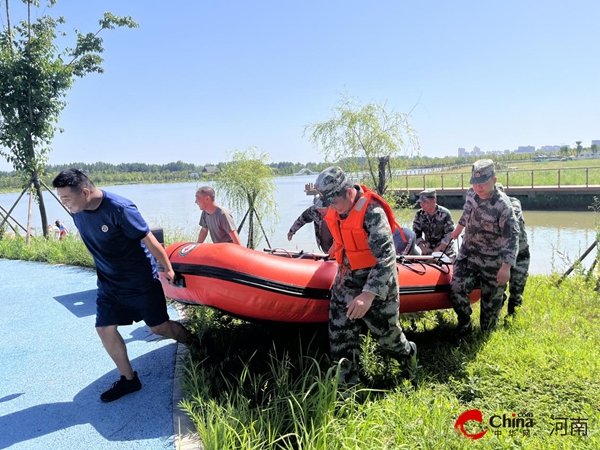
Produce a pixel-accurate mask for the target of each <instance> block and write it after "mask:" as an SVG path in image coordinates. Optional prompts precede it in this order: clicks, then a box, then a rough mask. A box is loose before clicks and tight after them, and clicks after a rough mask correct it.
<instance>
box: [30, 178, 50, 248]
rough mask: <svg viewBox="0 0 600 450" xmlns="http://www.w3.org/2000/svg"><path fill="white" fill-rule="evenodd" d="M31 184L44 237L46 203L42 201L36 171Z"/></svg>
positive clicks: (46, 220)
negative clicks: (37, 202)
mask: <svg viewBox="0 0 600 450" xmlns="http://www.w3.org/2000/svg"><path fill="white" fill-rule="evenodd" d="M33 186H34V187H35V192H36V194H37V196H38V201H39V207H40V219H41V220H42V233H43V234H44V237H45V238H48V216H47V215H46V204H45V203H44V197H43V195H42V186H41V185H40V179H39V178H38V175H37V173H36V174H35V175H34V176H33Z"/></svg>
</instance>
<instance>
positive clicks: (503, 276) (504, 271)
mask: <svg viewBox="0 0 600 450" xmlns="http://www.w3.org/2000/svg"><path fill="white" fill-rule="evenodd" d="M509 280H510V264H506V263H504V264H502V267H500V270H499V271H498V275H496V282H497V283H498V286H504V285H505V284H506V283H508V281H509Z"/></svg>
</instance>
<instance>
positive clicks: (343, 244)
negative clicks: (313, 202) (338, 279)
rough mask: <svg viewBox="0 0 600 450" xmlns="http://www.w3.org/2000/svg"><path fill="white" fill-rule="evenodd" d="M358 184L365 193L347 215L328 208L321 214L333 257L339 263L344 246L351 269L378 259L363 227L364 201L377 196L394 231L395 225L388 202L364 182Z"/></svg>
mask: <svg viewBox="0 0 600 450" xmlns="http://www.w3.org/2000/svg"><path fill="white" fill-rule="evenodd" d="M361 188H362V190H363V191H364V194H362V195H361V196H360V197H359V198H358V200H357V201H356V202H355V203H354V206H353V207H352V209H351V210H350V213H348V217H346V219H341V218H340V215H339V214H338V212H337V211H334V210H333V209H331V208H329V210H328V211H327V214H326V215H325V217H324V220H325V221H326V222H327V225H328V226H329V230H330V231H331V234H332V235H333V239H334V240H335V244H334V248H335V260H336V261H337V263H338V264H341V263H342V258H343V256H344V250H345V251H346V256H347V257H348V262H349V263H350V269H351V270H357V269H365V268H367V267H373V266H374V265H375V263H376V262H377V260H376V259H375V257H374V256H373V254H372V253H371V249H370V248H369V243H368V241H367V232H366V231H365V229H364V227H363V224H364V221H365V213H366V211H367V205H368V204H369V201H370V200H371V199H372V198H374V199H376V200H377V201H378V202H379V203H380V204H381V206H382V207H383V210H384V211H385V215H386V216H387V219H388V222H389V224H390V230H392V231H393V230H394V229H395V228H396V227H398V224H397V223H396V219H395V218H394V213H393V211H392V208H391V207H390V205H388V204H387V202H386V201H385V200H384V199H382V198H381V197H380V196H379V195H377V194H376V193H375V192H373V191H372V190H371V189H369V188H367V187H365V186H361ZM398 228H400V227H398Z"/></svg>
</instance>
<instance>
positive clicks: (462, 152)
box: [458, 147, 467, 156]
mask: <svg viewBox="0 0 600 450" xmlns="http://www.w3.org/2000/svg"><path fill="white" fill-rule="evenodd" d="M458 156H467V150H465V149H464V148H462V147H459V148H458Z"/></svg>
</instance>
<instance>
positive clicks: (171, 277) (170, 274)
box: [165, 269, 175, 284]
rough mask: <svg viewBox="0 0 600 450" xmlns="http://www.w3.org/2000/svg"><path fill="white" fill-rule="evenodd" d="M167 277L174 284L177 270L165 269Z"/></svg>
mask: <svg viewBox="0 0 600 450" xmlns="http://www.w3.org/2000/svg"><path fill="white" fill-rule="evenodd" d="M165 278H166V279H167V281H168V282H169V283H170V284H173V280H174V279H175V271H174V270H173V269H170V270H165Z"/></svg>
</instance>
